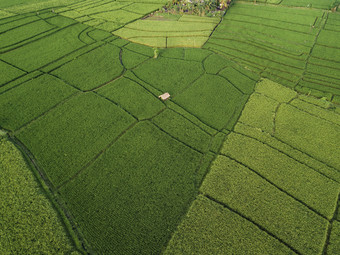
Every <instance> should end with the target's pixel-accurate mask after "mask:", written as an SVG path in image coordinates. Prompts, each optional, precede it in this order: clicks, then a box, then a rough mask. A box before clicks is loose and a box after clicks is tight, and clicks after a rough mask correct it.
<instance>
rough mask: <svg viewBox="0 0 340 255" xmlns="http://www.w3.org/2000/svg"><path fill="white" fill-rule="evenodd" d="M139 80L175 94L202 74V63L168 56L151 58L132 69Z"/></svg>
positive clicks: (172, 94)
mask: <svg viewBox="0 0 340 255" xmlns="http://www.w3.org/2000/svg"><path fill="white" fill-rule="evenodd" d="M133 73H134V74H136V76H137V77H138V78H140V79H141V80H144V81H147V82H148V83H150V84H151V85H152V86H154V87H155V88H157V89H159V90H160V91H162V92H163V93H164V92H169V93H170V95H171V96H176V95H177V94H179V93H180V92H181V91H182V90H183V89H185V88H186V87H187V86H188V85H190V83H191V82H193V81H194V80H195V79H197V78H198V77H200V76H201V75H202V74H203V68H202V64H201V63H198V62H192V61H185V60H179V59H170V58H163V57H159V58H152V59H150V60H148V61H146V62H145V63H143V65H140V66H138V67H137V68H136V69H134V70H133Z"/></svg>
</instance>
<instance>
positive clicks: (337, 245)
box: [327, 220, 340, 255]
mask: <svg viewBox="0 0 340 255" xmlns="http://www.w3.org/2000/svg"><path fill="white" fill-rule="evenodd" d="M339 240H340V222H339V221H336V220H335V221H333V223H332V232H331V236H330V240H329V244H328V246H327V254H330V255H333V254H334V255H335V254H337V252H338V251H339V250H340V241H339Z"/></svg>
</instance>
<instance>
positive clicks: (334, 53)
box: [312, 44, 340, 73]
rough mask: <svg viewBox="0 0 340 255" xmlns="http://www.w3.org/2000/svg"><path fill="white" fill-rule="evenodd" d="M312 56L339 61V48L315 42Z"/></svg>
mask: <svg viewBox="0 0 340 255" xmlns="http://www.w3.org/2000/svg"><path fill="white" fill-rule="evenodd" d="M312 56H313V57H317V58H322V59H326V60H331V61H334V62H337V63H340V48H330V47H327V46H323V45H318V44H316V45H315V46H314V48H313V52H312ZM333 65H334V63H333ZM339 73H340V69H339Z"/></svg>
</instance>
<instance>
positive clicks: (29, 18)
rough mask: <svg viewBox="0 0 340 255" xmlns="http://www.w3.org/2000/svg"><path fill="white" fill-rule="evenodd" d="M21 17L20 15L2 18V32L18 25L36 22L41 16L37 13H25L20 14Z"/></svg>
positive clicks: (0, 20) (0, 28) (0, 30)
mask: <svg viewBox="0 0 340 255" xmlns="http://www.w3.org/2000/svg"><path fill="white" fill-rule="evenodd" d="M19 17H20V18H18V16H16V17H15V19H14V18H13V20H12V19H0V24H1V23H2V21H3V22H4V24H1V26H0V32H1V33H3V32H6V31H8V30H10V29H15V28H17V27H20V26H23V25H26V24H30V23H32V22H33V23H34V22H35V21H38V20H39V18H38V17H37V16H36V15H23V16H21V15H20V16H19Z"/></svg>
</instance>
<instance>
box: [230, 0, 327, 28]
mask: <svg viewBox="0 0 340 255" xmlns="http://www.w3.org/2000/svg"><path fill="white" fill-rule="evenodd" d="M284 1H286V0H284ZM235 13H237V14H241V15H249V16H256V17H263V18H266V19H267V22H266V23H268V24H270V22H271V20H278V21H283V22H287V23H296V24H305V25H311V24H313V22H314V20H315V17H321V16H322V13H323V12H322V11H321V10H313V11H310V10H306V9H298V8H296V9H290V8H282V7H277V6H270V5H258V6H254V5H243V4H235V5H233V8H230V10H229V11H228V15H227V16H229V15H233V14H235Z"/></svg>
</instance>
